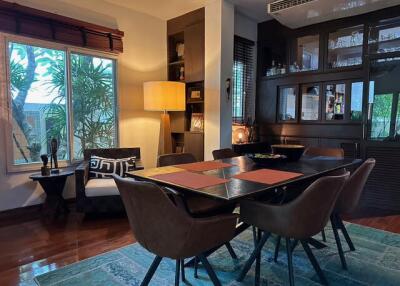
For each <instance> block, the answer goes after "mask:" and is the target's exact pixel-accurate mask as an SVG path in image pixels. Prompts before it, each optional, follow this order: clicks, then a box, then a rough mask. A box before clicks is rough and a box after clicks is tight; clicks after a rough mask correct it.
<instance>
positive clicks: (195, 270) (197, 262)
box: [193, 256, 199, 278]
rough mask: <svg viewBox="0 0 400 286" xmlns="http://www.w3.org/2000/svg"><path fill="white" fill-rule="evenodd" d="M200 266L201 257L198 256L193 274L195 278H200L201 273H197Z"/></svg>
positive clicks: (195, 259)
mask: <svg viewBox="0 0 400 286" xmlns="http://www.w3.org/2000/svg"><path fill="white" fill-rule="evenodd" d="M198 268H199V258H198V257H197V256H196V257H195V258H194V274H193V276H194V278H199V275H198V274H197V270H198Z"/></svg>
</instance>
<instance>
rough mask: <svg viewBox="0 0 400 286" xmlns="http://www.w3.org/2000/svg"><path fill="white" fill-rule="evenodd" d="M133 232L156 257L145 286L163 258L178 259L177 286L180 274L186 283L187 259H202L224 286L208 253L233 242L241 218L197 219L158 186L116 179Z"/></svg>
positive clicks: (145, 278)
mask: <svg viewBox="0 0 400 286" xmlns="http://www.w3.org/2000/svg"><path fill="white" fill-rule="evenodd" d="M114 179H115V181H116V183H117V186H118V189H119V192H120V194H121V198H122V201H123V203H124V205H125V209H126V212H127V215H128V219H129V223H130V226H131V229H132V232H133V234H134V236H135V238H136V240H137V241H138V242H139V244H140V245H141V246H142V247H144V248H145V249H147V250H148V251H149V252H151V253H154V254H155V255H156V257H155V259H154V261H153V263H152V264H151V266H150V268H149V270H148V272H147V274H146V275H145V277H144V279H143V281H142V283H141V285H148V284H149V283H150V280H151V278H152V276H153V275H154V273H155V271H156V270H157V268H158V265H159V264H160V262H161V260H162V258H164V257H166V258H171V259H174V260H176V272H175V285H179V280H180V272H182V274H181V275H182V280H183V281H185V277H184V268H183V267H182V268H181V269H180V266H183V259H185V258H189V257H194V256H196V257H198V258H199V259H200V261H201V262H202V264H203V265H204V267H205V269H206V271H207V273H208V275H209V276H210V279H211V281H212V282H213V284H214V285H221V283H220V281H219V279H218V277H217V276H216V274H215V272H214V270H213V269H212V267H211V265H210V264H209V262H208V260H207V258H206V255H205V254H204V253H205V252H206V251H207V250H210V249H212V248H214V247H217V246H219V245H222V244H224V243H226V242H228V241H230V240H231V239H232V238H233V237H234V235H235V226H236V221H237V216H236V215H234V214H223V215H218V216H213V217H209V218H193V217H191V216H190V215H188V214H187V213H186V212H185V211H184V210H182V209H181V208H179V207H178V206H177V205H176V204H174V201H173V200H171V198H170V197H169V196H168V195H167V194H166V192H165V191H164V190H163V189H161V188H160V187H158V186H157V185H156V184H153V183H149V182H139V181H135V180H132V179H125V178H121V177H118V176H116V177H115V178H114Z"/></svg>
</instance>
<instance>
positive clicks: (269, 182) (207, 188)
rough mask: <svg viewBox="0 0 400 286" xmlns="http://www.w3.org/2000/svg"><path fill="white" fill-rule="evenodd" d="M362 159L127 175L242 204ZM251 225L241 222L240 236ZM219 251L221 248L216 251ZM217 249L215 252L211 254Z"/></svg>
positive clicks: (199, 166) (204, 166) (218, 165)
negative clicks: (241, 202) (242, 201)
mask: <svg viewBox="0 0 400 286" xmlns="http://www.w3.org/2000/svg"><path fill="white" fill-rule="evenodd" d="M361 163H362V160H361V159H333V158H329V157H307V156H303V157H302V158H301V159H300V160H298V161H295V162H289V161H281V162H276V163H274V162H271V163H270V164H258V163H255V162H254V161H253V160H252V159H250V158H249V157H247V156H238V157H233V158H227V159H221V160H214V161H205V162H196V163H190V164H181V165H174V166H167V167H158V168H148V169H144V170H138V171H131V172H127V173H126V176H127V177H131V178H134V179H136V180H139V181H148V182H153V183H155V184H158V185H160V186H161V187H168V188H171V189H174V190H175V191H177V192H181V193H183V194H185V193H186V194H197V195H199V196H205V197H208V198H210V199H215V200H221V201H229V202H238V203H240V201H241V200H245V199H249V198H257V197H259V196H264V195H267V194H268V193H269V194H272V195H273V194H274V193H276V191H277V190H278V189H282V188H283V187H286V186H290V185H296V184H304V183H305V182H310V181H312V180H315V179H317V178H319V177H323V176H326V175H328V174H329V173H332V172H334V171H337V170H341V169H346V168H348V169H353V168H355V167H357V166H359V165H360V164H361ZM248 227H249V225H246V224H244V223H238V225H237V227H236V233H237V234H239V233H241V232H243V231H244V230H245V229H247V228H248ZM310 243H311V244H312V245H313V246H314V247H316V248H323V247H325V245H324V244H323V243H322V242H319V241H317V240H314V239H313V240H312V241H310ZM216 249H217V248H216ZM216 249H212V250H210V251H209V253H208V254H211V253H212V252H214V251H215V250H216Z"/></svg>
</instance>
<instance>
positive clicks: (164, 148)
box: [158, 111, 172, 155]
mask: <svg viewBox="0 0 400 286" xmlns="http://www.w3.org/2000/svg"><path fill="white" fill-rule="evenodd" d="M170 153H172V136H171V122H170V119H169V114H168V113H167V112H166V111H164V113H162V114H161V122H160V142H159V143H158V155H163V154H170Z"/></svg>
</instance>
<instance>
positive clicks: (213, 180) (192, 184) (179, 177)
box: [151, 171, 229, 189]
mask: <svg viewBox="0 0 400 286" xmlns="http://www.w3.org/2000/svg"><path fill="white" fill-rule="evenodd" d="M151 178H153V179H156V180H159V181H164V182H167V183H172V184H176V185H179V186H182V187H187V188H190V189H202V188H206V187H211V186H215V185H219V184H224V183H226V182H229V180H226V179H221V178H218V177H214V176H208V175H203V174H197V173H192V172H188V171H182V172H175V173H170V174H161V175H155V176H152V177H151Z"/></svg>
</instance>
